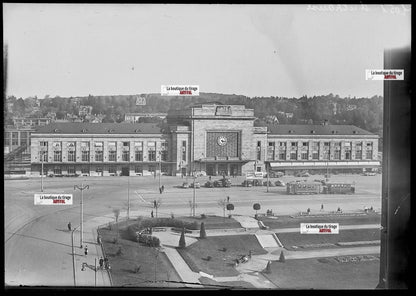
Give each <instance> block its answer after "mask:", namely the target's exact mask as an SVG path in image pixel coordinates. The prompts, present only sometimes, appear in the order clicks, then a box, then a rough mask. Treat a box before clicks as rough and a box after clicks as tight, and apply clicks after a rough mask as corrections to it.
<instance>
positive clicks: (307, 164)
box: [270, 161, 381, 169]
mask: <svg viewBox="0 0 416 296" xmlns="http://www.w3.org/2000/svg"><path fill="white" fill-rule="evenodd" d="M380 165H381V164H380V161H299V162H297V161H289V162H288V161H285V162H283V161H278V162H270V167H271V168H272V169H327V168H339V169H347V168H349V169H352V168H376V167H380Z"/></svg>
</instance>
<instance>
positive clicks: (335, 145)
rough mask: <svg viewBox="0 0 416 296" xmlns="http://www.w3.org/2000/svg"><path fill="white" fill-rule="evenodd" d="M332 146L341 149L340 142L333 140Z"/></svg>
mask: <svg viewBox="0 0 416 296" xmlns="http://www.w3.org/2000/svg"><path fill="white" fill-rule="evenodd" d="M334 147H335V149H336V150H340V149H341V142H334Z"/></svg>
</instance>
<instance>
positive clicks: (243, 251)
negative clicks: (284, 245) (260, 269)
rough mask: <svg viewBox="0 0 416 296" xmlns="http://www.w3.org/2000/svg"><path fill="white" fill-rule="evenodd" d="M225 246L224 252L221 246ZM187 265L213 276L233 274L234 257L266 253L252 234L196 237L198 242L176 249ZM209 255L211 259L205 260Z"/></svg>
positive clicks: (235, 272)
mask: <svg viewBox="0 0 416 296" xmlns="http://www.w3.org/2000/svg"><path fill="white" fill-rule="evenodd" d="M224 247H225V248H227V250H226V251H225V252H224V251H222V249H223V248H224ZM177 250H178V252H179V254H181V256H182V258H183V259H184V260H185V261H186V263H187V264H188V265H189V267H190V268H191V269H192V270H193V271H195V272H199V271H202V272H205V273H207V274H211V275H213V276H217V277H220V276H235V275H238V274H239V273H238V271H237V270H235V268H234V262H235V259H237V258H239V257H240V256H242V255H247V254H248V253H249V251H250V250H251V251H252V254H253V255H257V254H266V253H267V252H266V251H265V250H264V249H263V248H262V247H261V245H260V244H259V242H258V241H257V238H256V237H255V236H254V235H232V236H213V237H207V238H206V239H198V242H196V243H193V244H192V245H190V246H188V247H186V248H185V249H177ZM207 256H211V258H212V259H211V260H209V261H208V260H206V259H207Z"/></svg>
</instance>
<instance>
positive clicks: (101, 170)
mask: <svg viewBox="0 0 416 296" xmlns="http://www.w3.org/2000/svg"><path fill="white" fill-rule="evenodd" d="M95 172H96V173H102V172H103V167H101V166H97V168H96V169H95Z"/></svg>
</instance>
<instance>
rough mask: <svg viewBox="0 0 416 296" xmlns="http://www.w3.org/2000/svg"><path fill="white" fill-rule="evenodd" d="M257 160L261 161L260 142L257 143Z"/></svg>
mask: <svg viewBox="0 0 416 296" xmlns="http://www.w3.org/2000/svg"><path fill="white" fill-rule="evenodd" d="M256 159H257V160H261V141H257V157H256Z"/></svg>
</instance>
